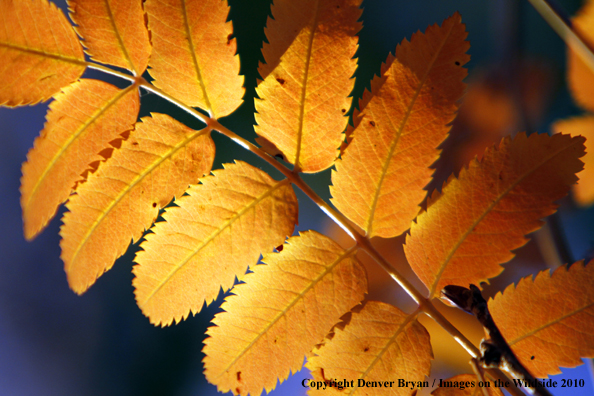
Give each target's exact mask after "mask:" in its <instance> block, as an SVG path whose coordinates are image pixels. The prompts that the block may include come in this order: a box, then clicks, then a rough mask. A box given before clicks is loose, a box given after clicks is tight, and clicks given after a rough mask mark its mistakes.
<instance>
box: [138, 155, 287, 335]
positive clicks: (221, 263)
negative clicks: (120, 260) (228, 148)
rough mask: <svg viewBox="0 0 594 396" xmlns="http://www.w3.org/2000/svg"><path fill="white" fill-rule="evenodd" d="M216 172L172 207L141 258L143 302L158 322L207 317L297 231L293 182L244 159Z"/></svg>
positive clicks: (140, 299)
mask: <svg viewBox="0 0 594 396" xmlns="http://www.w3.org/2000/svg"><path fill="white" fill-rule="evenodd" d="M213 173H214V176H207V177H205V178H203V179H201V183H202V184H200V185H198V186H192V187H191V188H190V189H189V190H188V191H187V192H188V194H189V196H184V197H181V198H180V199H179V200H177V201H176V204H177V205H179V206H180V207H179V208H169V209H167V213H165V214H164V215H163V217H164V218H165V220H167V221H166V222H160V223H157V224H156V225H155V227H154V228H153V229H152V231H153V232H154V234H149V235H147V236H146V242H144V243H143V244H142V248H143V249H144V251H141V252H138V254H137V257H136V262H137V263H138V264H139V265H138V266H136V267H134V274H135V275H136V278H135V279H134V282H133V284H134V287H135V288H136V291H135V294H136V301H137V302H138V306H139V307H140V308H141V309H142V312H143V313H144V314H145V315H146V316H148V317H149V318H150V320H151V323H153V324H162V325H169V324H171V322H173V321H174V320H175V321H176V322H179V321H181V320H182V319H185V318H186V317H187V316H188V315H189V313H190V311H191V312H193V313H198V312H200V309H201V308H202V305H203V304H204V302H205V301H206V303H207V304H210V303H211V302H212V301H213V300H214V299H215V298H217V295H218V294H219V291H220V289H221V286H222V287H223V290H228V289H230V288H231V287H232V286H233V283H234V281H235V277H237V278H242V277H243V276H244V274H245V271H246V269H247V267H248V265H255V264H256V263H257V262H258V258H259V257H260V253H261V252H266V251H270V250H272V248H273V247H275V246H279V245H281V244H282V243H283V241H284V240H285V238H286V237H287V235H291V234H292V233H293V228H294V226H295V223H296V222H297V212H298V210H297V197H296V196H295V192H294V191H293V189H292V188H291V184H290V183H289V181H288V180H287V179H285V180H281V181H276V180H273V179H272V178H271V177H270V176H268V175H267V174H266V173H265V172H263V171H261V170H259V169H257V168H254V167H253V166H251V165H249V164H246V163H245V162H238V163H236V164H227V165H226V166H225V169H224V170H217V171H214V172H213Z"/></svg>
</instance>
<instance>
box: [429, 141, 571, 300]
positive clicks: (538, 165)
mask: <svg viewBox="0 0 594 396" xmlns="http://www.w3.org/2000/svg"><path fill="white" fill-rule="evenodd" d="M511 144H513V142H512V143H510V145H511ZM576 144H580V141H579V140H576V141H574V142H573V143H570V144H569V145H567V146H564V147H561V148H560V149H559V150H558V151H556V152H554V153H552V154H551V155H549V156H548V157H546V158H544V159H543V160H542V161H541V162H539V163H538V164H536V165H535V166H534V167H532V168H531V169H529V170H528V171H526V172H525V173H524V174H523V175H522V176H520V177H519V178H518V180H516V181H515V182H514V183H512V184H511V185H510V186H509V187H508V188H507V189H505V190H504V191H503V192H502V193H501V194H499V196H497V198H496V199H495V200H494V201H493V202H492V203H491V204H490V205H489V206H488V207H487V208H486V209H485V211H484V212H483V213H482V214H481V215H480V216H479V217H478V218H477V219H476V221H474V222H473V223H472V224H471V225H470V226H469V227H468V229H467V230H466V231H465V232H464V234H462V235H461V236H460V239H459V240H458V241H457V242H456V244H455V245H454V246H453V247H452V249H451V250H450V252H449V253H448V255H447V256H446V259H445V260H444V262H443V263H442V264H441V266H440V267H439V271H438V272H437V274H436V277H435V281H434V282H433V285H431V291H430V292H429V296H433V295H434V294H435V289H436V288H437V285H438V284H439V281H440V279H441V276H442V274H443V272H444V271H445V269H446V267H447V266H448V264H449V262H450V260H451V259H452V258H453V257H454V255H455V254H456V251H457V250H458V248H459V247H460V246H461V245H462V243H464V241H465V240H466V238H467V237H468V236H469V235H470V234H471V233H472V231H473V230H474V228H475V227H476V226H478V224H479V223H480V222H481V221H483V219H484V218H485V217H486V216H487V215H488V214H489V213H490V212H491V211H492V210H493V208H494V207H495V206H497V204H498V203H499V202H500V201H501V200H502V199H503V198H504V197H505V196H506V195H507V194H508V193H509V192H510V191H512V190H513V189H514V188H516V187H517V186H518V185H519V184H520V183H521V182H522V181H524V179H526V178H527V177H528V176H530V175H532V173H534V172H536V171H537V170H538V169H539V168H540V167H541V166H543V165H544V164H546V163H547V162H548V161H550V160H552V159H554V158H555V157H556V156H557V155H559V154H561V153H563V152H564V151H565V150H568V149H570V148H571V147H573V146H574V145H576ZM442 195H443V194H442Z"/></svg>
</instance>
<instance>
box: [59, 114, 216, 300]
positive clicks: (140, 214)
mask: <svg viewBox="0 0 594 396" xmlns="http://www.w3.org/2000/svg"><path fill="white" fill-rule="evenodd" d="M209 132H210V130H209V129H203V130H200V131H194V130H193V129H190V128H188V127H186V126H185V125H183V124H181V123H179V122H178V121H175V120H174V119H173V118H171V117H169V116H167V115H164V114H153V115H152V118H151V117H145V118H143V119H142V122H139V123H137V124H136V130H135V131H134V132H132V134H131V136H130V138H129V139H128V140H126V141H125V142H124V143H123V144H122V147H121V148H120V149H119V150H115V151H114V153H113V155H112V157H111V158H110V159H109V161H107V162H105V163H103V164H101V165H100V166H99V169H98V170H97V171H96V172H95V173H93V174H91V175H90V176H89V178H88V180H87V182H86V183H84V184H82V185H80V186H79V187H78V188H77V190H76V192H77V194H76V195H74V196H72V197H71V198H70V200H69V202H68V204H67V205H66V206H67V208H68V209H69V210H70V212H69V213H66V214H65V215H64V218H63V222H64V225H63V226H62V228H61V230H60V234H61V236H62V241H61V243H60V246H61V247H62V260H64V267H65V270H66V274H67V275H68V283H69V285H70V287H71V288H72V290H74V291H75V292H76V293H78V294H82V293H83V292H85V291H86V290H87V289H88V288H89V286H91V285H92V284H93V283H94V282H95V280H96V279H97V278H98V277H99V276H100V275H102V274H103V272H105V271H107V270H108V269H110V268H111V267H112V266H113V263H114V261H115V259H116V258H118V257H119V256H121V255H122V254H123V253H124V252H125V251H126V248H127V247H128V245H129V244H130V240H138V239H139V238H140V237H141V235H142V233H143V232H144V230H145V229H147V228H149V227H150V226H151V224H152V222H153V221H154V220H155V219H156V218H157V214H158V213H159V209H160V208H162V207H164V206H165V205H167V204H168V203H169V202H170V201H171V199H172V198H173V197H174V196H180V195H181V194H183V192H184V191H185V190H186V188H187V187H188V184H190V183H196V182H197V181H198V178H199V177H200V176H202V175H203V174H204V173H206V172H208V171H210V168H211V166H212V161H213V159H214V143H213V142H212V139H211V138H210V133H209Z"/></svg>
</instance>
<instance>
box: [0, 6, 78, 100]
mask: <svg viewBox="0 0 594 396" xmlns="http://www.w3.org/2000/svg"><path fill="white" fill-rule="evenodd" d="M0 26H2V28H1V29H0V75H1V76H2V81H3V84H2V85H1V86H0V105H6V106H20V105H26V104H35V103H37V102H40V101H43V100H47V99H49V98H50V97H51V96H52V95H54V94H55V93H57V92H59V91H60V88H62V87H64V86H66V85H68V84H70V83H71V82H73V81H75V80H76V79H77V78H79V77H80V76H81V75H82V73H83V72H84V70H85V67H86V66H85V65H86V63H85V58H84V54H83V51H82V47H81V46H80V44H79V42H78V38H77V37H76V33H74V30H73V29H72V26H70V23H68V20H67V19H66V17H65V16H64V14H63V13H62V11H60V10H59V9H58V8H57V7H56V5H55V4H52V3H49V2H48V1H47V0H35V1H30V0H29V1H19V0H14V1H13V0H2V1H1V2H0Z"/></svg>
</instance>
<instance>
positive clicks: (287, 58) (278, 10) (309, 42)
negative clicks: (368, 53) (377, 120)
mask: <svg viewBox="0 0 594 396" xmlns="http://www.w3.org/2000/svg"><path fill="white" fill-rule="evenodd" d="M360 3H361V1H360V0H307V1H300V2H294V1H289V0H278V1H275V2H274V6H273V8H272V15H273V17H274V19H272V18H269V19H268V23H267V27H266V30H265V32H266V36H267V38H268V41H269V44H267V43H265V44H264V47H263V48H262V52H263V54H264V59H265V60H266V62H267V64H265V65H260V69H259V71H260V75H262V76H263V78H264V77H265V79H264V81H262V82H261V83H260V84H259V85H258V88H257V93H258V96H259V97H260V99H256V103H255V104H256V111H257V113H256V114H255V116H256V123H257V124H258V125H256V127H255V128H256V133H257V134H258V135H260V136H261V137H263V138H264V139H265V140H267V141H269V142H271V143H273V144H274V145H275V146H276V148H278V150H280V152H281V153H283V154H284V157H285V158H286V159H287V161H288V162H290V163H292V164H295V166H296V167H297V168H298V169H299V170H302V171H304V172H318V171H321V170H324V169H326V168H328V167H330V166H331V165H332V164H333V163H334V160H335V159H336V157H337V156H338V148H339V146H340V143H341V141H342V139H343V131H344V129H345V128H346V126H347V118H346V117H345V113H346V112H347V111H348V110H349V108H350V106H351V100H350V99H349V98H348V95H349V94H350V92H351V90H352V88H353V85H354V80H353V79H351V77H352V76H353V73H354V71H355V68H356V66H357V65H356V60H355V59H353V56H354V54H355V51H356V49H357V38H356V37H355V34H357V32H358V31H359V29H360V27H361V24H360V23H359V22H357V20H358V19H359V16H360V15H361V9H360V8H359V5H360Z"/></svg>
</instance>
